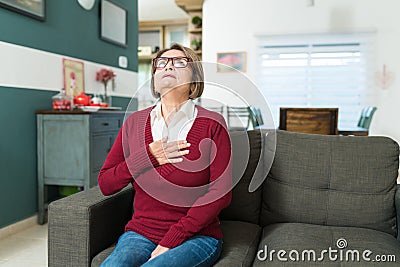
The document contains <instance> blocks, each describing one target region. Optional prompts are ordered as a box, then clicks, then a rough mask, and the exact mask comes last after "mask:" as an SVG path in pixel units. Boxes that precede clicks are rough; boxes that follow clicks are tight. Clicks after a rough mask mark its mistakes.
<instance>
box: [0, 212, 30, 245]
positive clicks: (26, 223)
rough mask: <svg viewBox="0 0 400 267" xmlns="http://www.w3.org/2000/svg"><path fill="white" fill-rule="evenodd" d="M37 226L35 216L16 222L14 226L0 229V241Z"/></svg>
mask: <svg viewBox="0 0 400 267" xmlns="http://www.w3.org/2000/svg"><path fill="white" fill-rule="evenodd" d="M36 224H37V215H34V216H32V217H29V218H27V219H25V220H22V221H19V222H16V223H14V224H11V225H9V226H6V227H3V228H0V240H1V239H4V238H6V237H9V236H11V235H13V234H16V233H18V232H21V231H23V230H25V229H27V228H29V227H32V226H34V225H36Z"/></svg>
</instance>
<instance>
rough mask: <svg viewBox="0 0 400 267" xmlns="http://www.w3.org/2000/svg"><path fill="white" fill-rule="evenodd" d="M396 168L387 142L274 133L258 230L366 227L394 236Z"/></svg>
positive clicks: (396, 152)
mask: <svg viewBox="0 0 400 267" xmlns="http://www.w3.org/2000/svg"><path fill="white" fill-rule="evenodd" d="M398 162H399V147H398V144H397V143H396V142H394V141H393V140H392V139H390V138H386V137H371V136H369V137H351V136H328V135H312V134H300V133H291V132H286V131H278V132H277V146H276V154H275V159H274V162H273V165H272V168H271V171H270V173H269V175H268V178H267V180H266V182H265V183H264V185H263V205H262V212H261V218H260V221H261V224H262V225H263V226H265V225H268V224H272V223H279V222H300V223H312V224H320V225H332V226H353V227H365V228H369V229H375V230H379V231H382V232H386V233H389V234H391V235H393V236H395V235H396V213H395V205H394V194H395V184H396V179H397V171H398Z"/></svg>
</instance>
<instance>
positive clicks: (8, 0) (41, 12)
mask: <svg viewBox="0 0 400 267" xmlns="http://www.w3.org/2000/svg"><path fill="white" fill-rule="evenodd" d="M0 6H1V7H4V8H6V9H9V10H12V11H15V12H17V13H20V14H23V15H26V16H29V17H31V18H34V19H37V20H40V21H45V20H46V0H24V1H18V0H0Z"/></svg>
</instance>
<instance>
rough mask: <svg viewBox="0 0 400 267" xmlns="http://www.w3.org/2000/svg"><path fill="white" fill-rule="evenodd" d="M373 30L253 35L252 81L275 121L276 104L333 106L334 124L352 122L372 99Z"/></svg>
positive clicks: (277, 118)
mask: <svg viewBox="0 0 400 267" xmlns="http://www.w3.org/2000/svg"><path fill="white" fill-rule="evenodd" d="M373 55H374V50H373V34H372V33H363V34H315V35H287V36H259V37H258V63H257V64H258V68H257V73H256V82H257V84H258V86H259V88H260V89H261V91H262V93H263V94H264V96H265V97H266V99H267V101H268V103H269V105H270V107H271V112H272V114H273V116H274V119H275V122H276V123H278V121H279V107H283V106H285V107H338V108H339V127H354V126H356V125H357V121H358V118H359V115H360V111H361V109H362V108H363V107H364V106H366V105H370V104H371V100H372V88H373V83H372V82H373V66H374V62H373V60H374V56H373Z"/></svg>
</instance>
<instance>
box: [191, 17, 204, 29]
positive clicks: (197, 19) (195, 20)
mask: <svg viewBox="0 0 400 267" xmlns="http://www.w3.org/2000/svg"><path fill="white" fill-rule="evenodd" d="M202 22H203V20H202V19H201V18H200V17H199V16H194V17H193V18H192V24H193V25H194V27H195V28H201V25H202Z"/></svg>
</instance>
